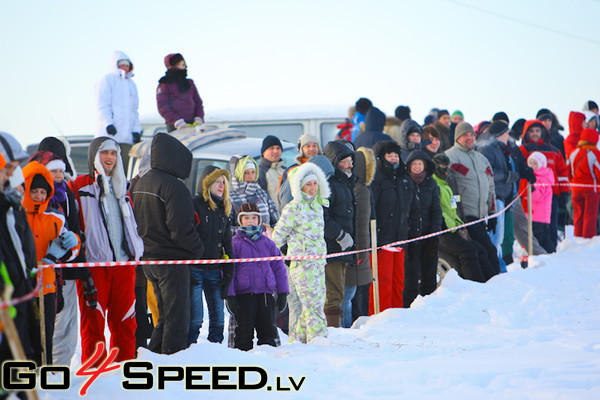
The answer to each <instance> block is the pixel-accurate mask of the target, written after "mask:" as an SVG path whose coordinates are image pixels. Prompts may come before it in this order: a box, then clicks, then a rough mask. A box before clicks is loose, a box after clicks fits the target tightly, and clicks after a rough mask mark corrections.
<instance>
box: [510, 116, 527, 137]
mask: <svg viewBox="0 0 600 400" xmlns="http://www.w3.org/2000/svg"><path fill="white" fill-rule="evenodd" d="M525 122H527V121H525V118H519V119H518V120H516V121H515V123H514V124H513V126H512V128H511V136H512V138H513V139H515V140H519V138H520V137H521V136H523V128H524V127H525Z"/></svg>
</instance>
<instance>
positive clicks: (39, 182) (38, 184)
mask: <svg viewBox="0 0 600 400" xmlns="http://www.w3.org/2000/svg"><path fill="white" fill-rule="evenodd" d="M33 189H45V190H46V193H47V194H50V192H51V191H52V188H51V187H50V185H49V184H48V182H46V179H45V178H44V177H43V176H42V175H40V174H37V175H36V176H34V177H33V179H32V180H31V186H30V188H29V190H33Z"/></svg>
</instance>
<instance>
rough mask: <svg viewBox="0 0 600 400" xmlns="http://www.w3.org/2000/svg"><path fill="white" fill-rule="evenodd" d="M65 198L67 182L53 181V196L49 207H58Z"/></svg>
mask: <svg viewBox="0 0 600 400" xmlns="http://www.w3.org/2000/svg"><path fill="white" fill-rule="evenodd" d="M66 200H67V182H65V181H62V182H54V196H52V198H51V199H50V203H49V204H50V207H52V208H56V209H60V204H61V203H63V202H64V201H66Z"/></svg>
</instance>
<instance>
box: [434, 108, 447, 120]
mask: <svg viewBox="0 0 600 400" xmlns="http://www.w3.org/2000/svg"><path fill="white" fill-rule="evenodd" d="M444 115H450V113H449V112H448V110H440V111H438V115H437V119H438V120H439V119H440V118H442V117H443V116H444Z"/></svg>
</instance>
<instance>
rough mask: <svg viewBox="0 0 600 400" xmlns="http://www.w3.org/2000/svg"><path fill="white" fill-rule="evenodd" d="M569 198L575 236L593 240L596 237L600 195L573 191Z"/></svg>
mask: <svg viewBox="0 0 600 400" xmlns="http://www.w3.org/2000/svg"><path fill="white" fill-rule="evenodd" d="M571 198H572V200H573V225H574V227H575V236H577V237H583V238H588V239H589V238H593V237H594V236H596V221H597V220H598V204H599V203H600V193H594V192H587V191H573V193H572V195H571Z"/></svg>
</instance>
